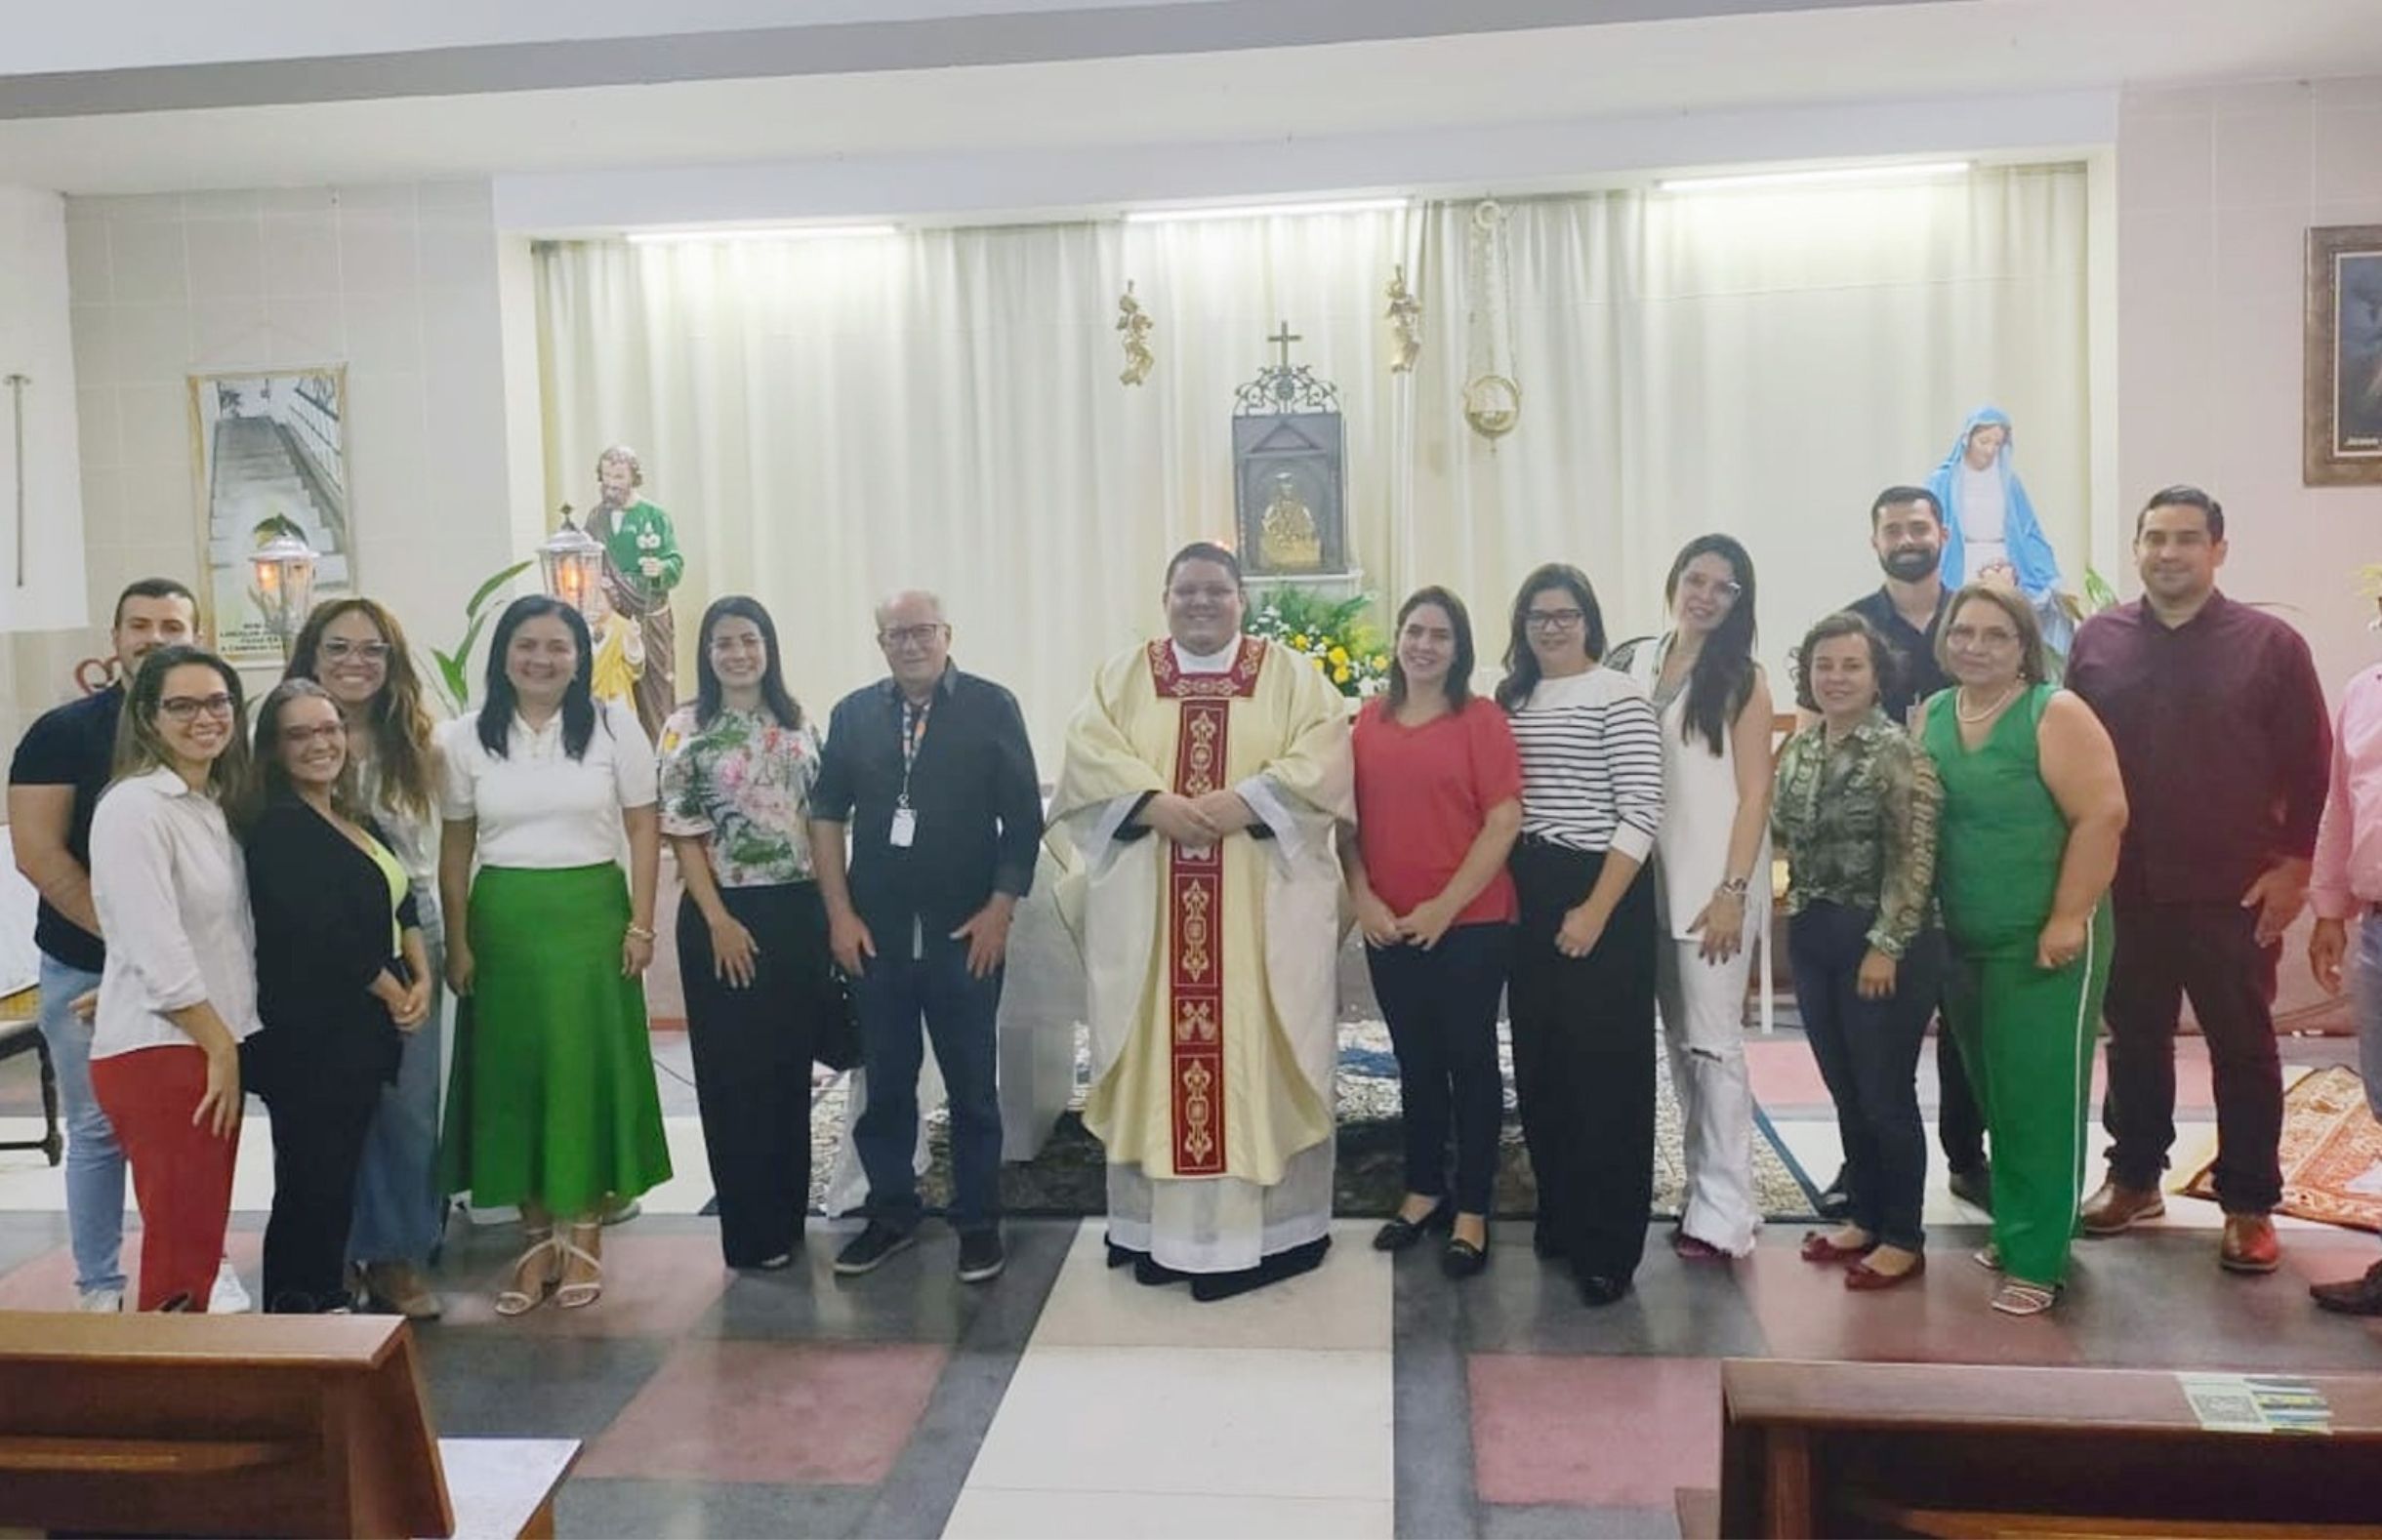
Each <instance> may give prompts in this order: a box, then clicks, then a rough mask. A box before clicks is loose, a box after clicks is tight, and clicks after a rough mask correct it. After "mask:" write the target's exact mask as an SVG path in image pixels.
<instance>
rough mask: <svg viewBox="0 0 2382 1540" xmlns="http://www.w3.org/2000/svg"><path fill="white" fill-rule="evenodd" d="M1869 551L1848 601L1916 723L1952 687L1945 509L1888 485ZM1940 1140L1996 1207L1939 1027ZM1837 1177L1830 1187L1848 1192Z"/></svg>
mask: <svg viewBox="0 0 2382 1540" xmlns="http://www.w3.org/2000/svg"><path fill="white" fill-rule="evenodd" d="M1869 548H1870V550H1872V551H1874V552H1875V553H1876V556H1877V565H1878V567H1879V568H1880V569H1881V570H1882V571H1883V572H1884V573H1885V575H1886V581H1885V584H1884V585H1883V586H1882V587H1880V588H1874V589H1872V590H1870V591H1869V592H1868V593H1865V594H1863V595H1862V596H1861V597H1860V598H1858V599H1855V600H1854V601H1853V602H1852V603H1850V604H1848V605H1846V606H1845V608H1846V609H1848V610H1850V611H1851V612H1852V613H1854V614H1855V615H1858V616H1860V617H1861V618H1862V619H1863V620H1865V621H1868V622H1869V626H1870V628H1872V629H1874V630H1875V631H1876V632H1877V634H1879V635H1880V636H1883V637H1884V638H1885V639H1886V645H1887V646H1889V647H1892V648H1893V649H1894V651H1895V652H1896V653H1897V654H1898V655H1899V656H1900V658H1901V662H1902V669H1901V677H1900V678H1899V679H1897V680H1896V681H1894V688H1893V689H1891V690H1885V691H1881V692H1879V696H1878V703H1877V704H1878V705H1879V706H1881V707H1883V708H1884V709H1885V712H1886V714H1887V715H1888V716H1891V717H1893V718H1894V719H1895V720H1896V721H1898V722H1901V723H1903V724H1904V725H1905V726H1909V725H1910V713H1911V710H1912V709H1913V708H1914V707H1916V706H1917V705H1918V704H1919V703H1920V702H1921V701H1924V700H1926V699H1927V697H1929V696H1931V695H1933V694H1935V693H1936V692H1937V691H1938V690H1941V689H1944V688H1945V687H1946V686H1948V685H1949V684H1951V680H1950V679H1948V678H1946V677H1945V675H1944V666H1943V664H1942V663H1940V662H1938V661H1937V659H1936V632H1938V631H1939V630H1941V629H1943V627H1944V611H1945V609H1946V608H1947V607H1948V606H1949V605H1950V604H1951V594H1950V593H1949V592H1947V591H1946V590H1945V588H1944V574H1943V571H1942V566H1943V561H1944V510H1943V509H1942V508H1940V507H1937V506H1936V500H1935V494H1934V493H1932V492H1929V491H1928V490H1927V489H1926V488H1925V487H1888V488H1886V490H1885V491H1883V492H1880V493H1879V494H1877V499H1876V501H1875V502H1873V503H1871V504H1870V505H1869ZM1936 1088H1937V1094H1936V1137H1937V1139H1938V1140H1940V1141H1942V1143H1943V1146H1944V1159H1945V1161H1946V1163H1948V1164H1949V1165H1950V1166H1951V1191H1952V1196H1955V1197H1959V1198H1964V1199H1966V1200H1967V1201H1969V1202H1971V1203H1974V1204H1976V1205H1977V1206H1978V1207H1979V1208H1984V1209H1991V1208H1992V1206H1993V1173H1992V1167H1991V1166H1989V1165H1988V1164H1987V1162H1986V1158H1985V1114H1982V1113H1980V1112H1979V1111H1978V1110H1977V1093H1976V1092H1975V1091H1974V1090H1972V1089H1971V1088H1970V1087H1969V1083H1968V1068H1967V1066H1966V1065H1964V1064H1962V1063H1961V1061H1960V1050H1959V1048H1958V1046H1957V1045H1956V1044H1954V1043H1953V1041H1952V1035H1951V1033H1949V1032H1947V1031H1945V1030H1944V1027H1943V1024H1942V1023H1941V1022H1940V1021H1939V1022H1938V1023H1937V1025H1936ZM1843 1187H1844V1177H1843V1175H1842V1173H1839V1174H1838V1175H1837V1178H1836V1181H1835V1184H1834V1185H1833V1186H1832V1187H1831V1188H1830V1189H1829V1190H1828V1195H1827V1196H1832V1195H1834V1194H1836V1193H1839V1192H1841V1191H1842V1190H1843Z"/></svg>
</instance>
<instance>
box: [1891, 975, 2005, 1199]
mask: <svg viewBox="0 0 2382 1540" xmlns="http://www.w3.org/2000/svg"><path fill="white" fill-rule="evenodd" d="M1936 976H1937V978H1939V979H1940V978H1941V977H1942V976H1943V970H1942V968H1940V967H1939V968H1938V969H1937V970H1936ZM1929 988H1930V989H1934V988H1936V986H1935V985H1932V984H1931V985H1930V986H1929ZM1898 993H1899V992H1898ZM1942 1004H1943V1001H1942V999H1941V998H1940V997H1938V996H1934V995H1931V996H1930V997H1929V999H1928V1001H1927V1008H1928V1011H1929V1013H1930V1014H1934V1013H1935V1012H1936V1011H1937V1010H1938V1009H1940V1008H1941V1006H1942ZM1921 1025H1924V1023H1922V1024H1921ZM1935 1061H1936V1140H1937V1142H1938V1143H1940V1144H1941V1145H1943V1147H1944V1159H1945V1162H1946V1163H1947V1164H1948V1165H1950V1166H1951V1168H1952V1169H1953V1170H1954V1171H1974V1170H1975V1169H1977V1168H1978V1167H1979V1166H1981V1165H1983V1164H1985V1113H1984V1112H1983V1111H1982V1110H1981V1109H1980V1108H1979V1107H1978V1106H1977V1093H1976V1090H1975V1089H1974V1088H1973V1087H1971V1086H1970V1085H1969V1083H1968V1062H1967V1061H1966V1060H1964V1059H1962V1058H1961V1057H1960V1044H1959V1040H1958V1039H1957V1038H1955V1037H1954V1036H1953V1035H1952V1031H1951V1028H1950V1027H1947V1026H1945V1025H1943V1024H1942V1023H1941V1022H1939V1023H1938V1024H1937V1026H1936V1046H1935Z"/></svg>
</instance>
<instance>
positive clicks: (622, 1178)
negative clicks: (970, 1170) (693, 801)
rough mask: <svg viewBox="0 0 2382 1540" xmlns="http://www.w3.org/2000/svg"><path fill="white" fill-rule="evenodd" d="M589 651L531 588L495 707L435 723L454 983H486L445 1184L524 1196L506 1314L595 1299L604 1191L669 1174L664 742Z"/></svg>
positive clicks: (496, 664)
mask: <svg viewBox="0 0 2382 1540" xmlns="http://www.w3.org/2000/svg"><path fill="white" fill-rule="evenodd" d="M591 669H592V649H591V648H590V646H589V643H588V628H587V622H586V621H584V620H582V619H581V618H580V616H579V612H578V611H577V610H575V609H573V608H572V607H571V606H570V605H568V604H566V603H564V602H563V601H562V600H560V599H555V598H549V597H548V596H546V595H545V594H531V595H528V596H527V597H524V598H518V599H515V600H513V603H512V604H511V605H509V606H507V607H506V610H505V613H504V614H503V615H502V616H501V617H499V619H498V620H497V623H496V634H495V635H494V636H493V637H491V638H490V639H489V642H488V673H487V684H486V689H485V692H484V694H483V695H482V697H481V702H482V704H481V706H480V708H479V709H478V710H477V711H475V712H473V713H472V714H471V715H469V716H463V717H458V718H457V719H456V720H454V721H452V722H449V723H448V724H447V725H446V727H445V728H444V729H442V730H441V733H440V737H439V746H438V747H439V751H440V758H441V768H442V770H443V773H444V781H443V787H442V790H441V791H440V793H439V810H440V813H441V814H442V816H443V817H444V820H445V828H444V830H443V831H442V833H441V835H440V837H439V847H438V893H439V898H440V899H441V900H442V902H443V906H444V908H445V911H446V912H447V914H448V915H449V916H450V917H451V919H452V920H453V922H454V923H453V925H452V928H451V929H450V930H449V931H448V933H447V959H446V966H447V985H448V987H449V988H450V989H452V990H454V992H455V993H456V994H457V995H458V996H459V997H463V998H466V999H468V1000H469V1002H470V1015H469V1017H468V1018H459V1019H458V1023H457V1029H456V1045H455V1073H454V1081H453V1090H452V1094H451V1095H450V1096H449V1098H448V1102H447V1136H446V1139H445V1142H444V1144H443V1145H442V1146H441V1148H440V1152H439V1158H440V1168H441V1173H442V1175H443V1176H444V1178H445V1184H446V1188H447V1190H448V1191H449V1192H451V1193H466V1192H468V1193H470V1194H471V1195H472V1201H473V1202H475V1203H479V1204H483V1205H486V1206H488V1207H503V1206H506V1205H509V1204H511V1205H518V1206H519V1208H520V1210H521V1228H522V1236H523V1238H524V1239H525V1240H526V1241H527V1242H528V1245H527V1246H526V1247H525V1248H524V1249H523V1251H522V1252H521V1255H520V1256H519V1258H518V1259H516V1260H515V1261H514V1263H513V1267H512V1268H511V1269H510V1270H509V1272H508V1274H507V1277H506V1278H505V1281H504V1284H503V1285H502V1287H500V1288H499V1290H498V1291H497V1296H496V1310H497V1314H499V1315H502V1316H518V1315H522V1314H525V1313H526V1312H528V1311H532V1310H535V1309H537V1308H538V1307H539V1306H540V1305H543V1304H545V1303H546V1301H547V1300H548V1299H550V1298H551V1299H553V1300H554V1302H555V1303H556V1304H558V1305H560V1306H561V1307H562V1308H563V1309H565V1310H576V1309H580V1308H583V1307H585V1306H588V1305H593V1304H594V1303H595V1301H596V1300H597V1299H598V1298H600V1297H601V1296H602V1293H603V1257H602V1244H603V1239H602V1230H601V1223H602V1214H603V1208H604V1204H605V1201H606V1199H607V1197H617V1198H623V1199H626V1198H632V1197H636V1196H638V1195H639V1194H641V1193H644V1192H646V1191H647V1190H649V1189H651V1188H652V1187H653V1186H654V1185H655V1184H656V1183H659V1182H662V1181H665V1180H667V1179H668V1178H669V1176H670V1149H669V1146H668V1145H667V1144H665V1143H664V1142H663V1138H662V1107H661V1098H660V1095H659V1093H658V1092H657V1091H656V1089H655V1087H654V1080H653V1049H652V1045H651V1043H650V1042H649V1041H648V1039H647V1036H646V1029H645V991H644V985H643V983H642V977H643V974H644V972H645V969H646V967H647V966H648V965H649V964H650V963H651V962H652V961H653V890H654V884H655V881H656V878H657V873H658V871H659V868H660V865H661V834H660V831H659V828H658V824H657V821H656V818H655V815H654V798H655V793H656V780H655V773H654V760H653V746H652V745H650V744H648V743H646V742H645V734H644V730H643V729H642V728H640V727H638V726H637V713H636V712H634V711H632V710H631V709H629V708H628V707H626V706H623V705H621V704H619V703H617V702H605V703H602V704H600V705H599V704H598V703H597V702H596V701H595V697H594V695H593V694H592V693H591V691H590V688H589V676H590V673H591ZM624 834H625V836H626V840H627V844H628V848H629V872H628V876H627V880H625V881H624V880H623V878H622V872H621V869H620V863H619V859H618V853H619V850H620V847H621V844H622V841H623V836H624ZM475 863H476V867H477V870H476V872H475V871H474V864H475ZM467 1019H468V1021H469V1023H470V1026H469V1028H468V1030H467V1028H466V1026H465V1025H464V1022H465V1020H467ZM557 1226H560V1227H563V1228H562V1231H561V1234H557V1233H556V1227H557Z"/></svg>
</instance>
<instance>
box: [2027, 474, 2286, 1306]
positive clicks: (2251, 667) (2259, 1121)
mask: <svg viewBox="0 0 2382 1540" xmlns="http://www.w3.org/2000/svg"><path fill="white" fill-rule="evenodd" d="M2225 553H2226V547H2225V510H2224V508H2223V507H2221V506H2220V505H2219V504H2218V503H2217V501H2216V500H2215V499H2214V498H2212V497H2210V496H2209V495H2208V494H2207V493H2205V492H2202V491H2201V490H2199V489H2198V488H2197V487H2169V488H2167V489H2166V490H2165V491H2163V492H2160V493H2158V494H2157V495H2156V496H2154V497H2153V498H2152V499H2151V501H2150V504H2149V506H2148V507H2145V508H2144V509H2143V510H2142V513H2141V515H2140V516H2139V517H2138V518H2137V519H2136V520H2135V523H2134V559H2135V562H2136V565H2137V566H2138V567H2139V569H2140V571H2141V573H2142V587H2143V596H2142V597H2141V598H2140V599H2137V600H2135V601H2133V602H2132V603H2129V604H2120V605H2117V606H2116V607H2115V608H2114V609H2110V610H2107V611H2104V612H2103V613H2101V614H2099V615H2096V616H2094V617H2093V618H2092V619H2091V620H2089V621H2086V622H2085V623H2084V625H2083V628H2081V629H2079V630H2078V631H2077V632H2076V639H2075V646H2074V650H2073V651H2072V652H2071V653H2070V655H2069V661H2068V681H2067V682H2068V687H2069V688H2070V689H2071V690H2074V692H2075V693H2076V694H2077V695H2080V696H2082V697H2083V698H2084V700H2085V702H2086V703H2087V704H2088V705H2090V706H2091V707H2092V709H2094V710H2095V711H2096V712H2098V713H2099V714H2100V717H2101V720H2102V721H2103V722H2104V723H2105V724H2107V726H2108V728H2109V734H2110V737H2111V738H2112V739H2113V740H2115V743H2116V746H2117V763H2118V767H2119V768H2120V769H2121V770H2122V771H2123V772H2124V775H2125V795H2126V802H2127V805H2128V806H2129V807H2131V808H2132V810H2133V817H2132V821H2131V822H2130V823H2128V824H2127V826H2126V831H2125V842H2124V845H2123V847H2122V848H2121V850H2120V852H2119V855H2118V860H2117V881H2116V886H2115V889H2114V890H2113V894H2112V897H2113V898H2114V900H2115V909H2116V916H2117V937H2116V955H2115V958H2114V959H2113V961H2112V964H2111V970H2110V981H2109V1002H2108V1005H2107V1008H2106V1011H2107V1015H2108V1019H2109V1094H2108V1096H2107V1098H2106V1099H2105V1100H2104V1102H2103V1104H2102V1110H2101V1121H2102V1125H2103V1126H2104V1127H2105V1128H2107V1129H2108V1130H2109V1135H2110V1140H2111V1144H2110V1150H2109V1179H2108V1181H2107V1182H2105V1183H2104V1184H2103V1185H2102V1187H2101V1190H2100V1191H2099V1192H2097V1193H2095V1194H2094V1195H2093V1196H2091V1197H2090V1198H2088V1199H2086V1200H2085V1203H2084V1211H2083V1224H2084V1233H2085V1234H2086V1235H2088V1236H2114V1235H2117V1234H2119V1233H2120V1232H2122V1231H2124V1230H2125V1229H2127V1228H2128V1227H2129V1226H2131V1225H2132V1224H2134V1222H2135V1221H2137V1220H2142V1219H2149V1218H2153V1217H2156V1215H2159V1214H2162V1213H2164V1212H2165V1211H2166V1200H2165V1198H2164V1197H2163V1196H2161V1194H2160V1190H2159V1172H2160V1171H2161V1170H2162V1169H2163V1168H2164V1167H2165V1166H2166V1163H2167V1151H2168V1148H2169V1147H2170V1146H2171V1145H2173V1144H2174V1142H2175V1028H2176V1018H2177V1015H2178V1013H2179V1011H2180V1009H2181V1006H2182V999H2183V996H2184V995H2186V994H2189V995H2190V996H2191V997H2192V1009H2193V1013H2194V1014H2195V1015H2196V1016H2197V1018H2198V1019H2199V1024H2200V1033H2201V1035H2202V1036H2204V1037H2205V1038H2206V1039H2207V1041H2208V1061H2209V1069H2210V1071H2211V1073H2212V1075H2213V1077H2214V1079H2215V1082H2216V1102H2217V1162H2216V1189H2217V1198H2218V1201H2219V1202H2221V1203H2222V1204H2223V1205H2224V1209H2225V1238H2224V1243H2223V1246H2222V1248H2221V1250H2220V1251H2219V1253H2218V1261H2219V1262H2220V1263H2221V1264H2222V1265H2223V1266H2224V1267H2226V1268H2228V1269H2230V1270H2231V1271H2234V1272H2237V1273H2271V1272H2273V1271H2274V1270H2275V1267H2276V1265H2277V1264H2278V1263H2279V1261H2280V1260H2281V1249H2280V1247H2279V1244H2278V1242H2277V1241H2276V1239H2275V1226H2274V1222H2273V1221H2272V1220H2271V1219H2269V1218H2268V1217H2267V1216H2268V1214H2269V1212H2270V1211H2271V1210H2272V1209H2273V1208H2274V1206H2275V1205H2276V1204H2277V1203H2278V1202H2279V1201H2281V1198H2282V1173H2281V1170H2280V1167H2279V1163H2278V1160H2277V1146H2278V1145H2279V1142H2280V1140H2281V1137H2282V1066H2281V1061H2280V1059H2279V1056H2278V1054H2277V1053H2276V1051H2275V1022H2274V1017H2273V1015H2272V1014H2271V1013H2270V1005H2271V1002H2272V999H2273V992H2274V979H2275V971H2274V969H2275V952H2276V950H2277V949H2278V948H2279V945H2280V942H2281V937H2282V932H2283V930H2284V928H2285V927H2287V926H2288V925H2289V924H2290V923H2291V921H2292V920H2293V919H2294V918H2296V917H2297V916H2298V914H2299V911H2300V909H2301V907H2302V906H2303V905H2304V904H2305V903H2306V902H2307V893H2308V869H2309V861H2310V858H2311V857H2312V856H2313V855H2314V854H2315V851H2316V828H2317V823H2318V820H2319V819H2320V818H2321V816H2322V814H2323V807H2324V791H2325V788H2326V783H2327V774H2328V771H2329V768H2330V763H2331V753H2332V728H2331V723H2330V719H2329V712H2328V711H2327V710H2326V709H2325V706H2324V691H2323V686H2322V685H2321V684H2320V682H2319V681H2318V679H2317V676H2316V665H2315V662H2314V660H2313V659H2311V658H2310V657H2309V654H2308V644H2307V643H2306V642H2305V641H2303V640H2302V639H2301V638H2300V635H2299V633H2298V632H2297V631H2295V630H2293V629H2292V628H2290V627H2289V626H2287V625H2285V624H2284V623H2283V622H2281V621H2279V620H2278V619H2276V618H2275V617H2274V616H2272V615H2268V614H2266V613H2265V612H2264V611H2261V610H2256V609H2252V608H2250V607H2248V606H2246V605H2241V604H2237V603H2234V602H2233V601H2232V600H2230V599H2228V598H2226V597H2225V595H2224V594H2222V593H2220V592H2218V591H2217V587H2216V578H2217V569H2218V568H2219V567H2221V566H2223V565H2224V564H2225Z"/></svg>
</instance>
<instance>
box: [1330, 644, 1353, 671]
mask: <svg viewBox="0 0 2382 1540" xmlns="http://www.w3.org/2000/svg"><path fill="white" fill-rule="evenodd" d="M1324 656H1325V657H1327V658H1329V659H1331V660H1332V661H1333V663H1334V664H1335V665H1337V666H1338V667H1339V668H1342V669H1345V668H1347V667H1348V649H1347V648H1345V647H1342V646H1339V645H1338V644H1336V643H1335V644H1334V646H1333V648H1332V650H1331V651H1330V652H1328V653H1326V654H1324Z"/></svg>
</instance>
